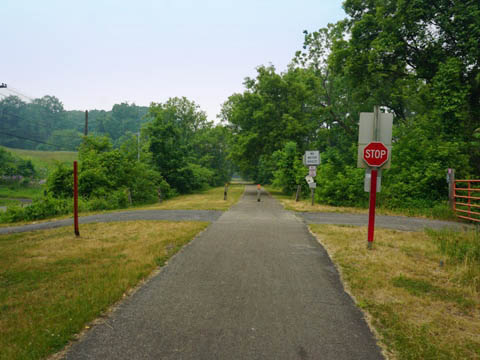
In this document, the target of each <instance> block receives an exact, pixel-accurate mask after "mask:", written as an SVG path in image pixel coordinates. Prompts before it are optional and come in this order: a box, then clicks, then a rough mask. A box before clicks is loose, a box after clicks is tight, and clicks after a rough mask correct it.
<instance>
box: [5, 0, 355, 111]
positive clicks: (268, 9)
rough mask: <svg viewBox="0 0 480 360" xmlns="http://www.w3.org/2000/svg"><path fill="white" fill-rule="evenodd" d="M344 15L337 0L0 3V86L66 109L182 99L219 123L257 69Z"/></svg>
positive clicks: (282, 64) (280, 59)
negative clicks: (47, 97) (224, 108)
mask: <svg viewBox="0 0 480 360" xmlns="http://www.w3.org/2000/svg"><path fill="white" fill-rule="evenodd" d="M344 17H345V14H344V11H343V10H342V0H322V1H320V0H288V1H287V0H237V1H233V0H197V1H194V0H178V1H173V0H157V1H153V0H150V1H148V0H128V1H125V0H82V1H73V0H42V1H39V0H0V19H1V22H2V28H3V31H2V41H1V47H0V49H1V50H0V52H1V56H0V83H7V85H8V86H9V87H10V88H11V89H13V90H16V91H19V92H20V93H22V94H25V95H27V96H30V97H32V98H37V97H42V96H44V95H54V96H56V97H58V98H59V99H60V101H62V102H63V104H64V106H65V108H66V109H67V110H87V109H105V110H110V109H111V107H112V105H113V104H115V103H120V102H124V101H128V102H129V103H132V102H134V103H136V104H137V105H149V104H150V103H151V102H152V101H153V102H164V101H166V100H167V99H168V98H169V97H174V96H186V97H187V98H189V99H190V100H193V101H195V102H196V103H197V104H198V105H200V107H201V108H202V109H203V110H205V111H206V112H207V114H208V117H209V119H210V120H215V118H216V115H217V114H218V113H219V110H220V107H221V104H222V103H223V102H224V101H225V100H227V98H228V97H229V96H230V95H231V94H233V93H235V92H241V91H243V80H244V78H245V77H247V76H255V68H256V67H257V66H259V65H268V64H270V63H271V64H273V65H274V66H275V67H276V69H277V70H279V71H283V70H285V69H286V66H287V64H288V63H289V62H290V61H291V59H292V58H293V56H294V54H295V51H297V50H299V49H300V48H301V46H302V43H303V34H302V31H303V30H309V31H314V30H317V29H319V28H321V27H324V26H326V25H327V24H328V23H333V22H336V21H338V20H340V19H342V18H344ZM0 90H1V91H0V94H13V93H12V91H8V90H5V89H0ZM0 97H1V96H0Z"/></svg>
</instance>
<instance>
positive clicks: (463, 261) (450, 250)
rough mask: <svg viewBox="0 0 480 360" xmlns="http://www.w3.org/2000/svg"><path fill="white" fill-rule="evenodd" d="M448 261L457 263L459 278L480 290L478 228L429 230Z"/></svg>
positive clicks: (479, 240) (479, 237) (479, 242)
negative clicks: (460, 230)
mask: <svg viewBox="0 0 480 360" xmlns="http://www.w3.org/2000/svg"><path fill="white" fill-rule="evenodd" d="M427 234H428V235H429V236H430V237H431V238H432V239H433V240H434V242H435V244H436V245H437V247H438V249H439V251H440V252H441V253H442V254H443V255H445V256H446V261H447V262H449V263H450V264H452V265H457V268H458V270H457V273H458V275H457V278H458V279H459V280H460V281H461V282H462V283H465V284H468V285H470V286H472V287H473V289H475V291H477V292H478V291H480V236H479V233H478V228H477V229H475V230H467V231H463V232H456V231H452V230H427Z"/></svg>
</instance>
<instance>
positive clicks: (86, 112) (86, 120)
mask: <svg viewBox="0 0 480 360" xmlns="http://www.w3.org/2000/svg"><path fill="white" fill-rule="evenodd" d="M83 134H84V135H85V136H87V135H88V110H85V130H84V132H83Z"/></svg>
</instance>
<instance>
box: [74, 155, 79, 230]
mask: <svg viewBox="0 0 480 360" xmlns="http://www.w3.org/2000/svg"><path fill="white" fill-rule="evenodd" d="M73 223H74V227H75V235H76V236H80V231H79V230H78V171H77V162H76V161H74V162H73Z"/></svg>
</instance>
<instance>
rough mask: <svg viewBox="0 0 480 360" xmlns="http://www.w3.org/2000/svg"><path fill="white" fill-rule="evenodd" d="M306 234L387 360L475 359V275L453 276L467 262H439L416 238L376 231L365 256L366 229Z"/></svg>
mask: <svg viewBox="0 0 480 360" xmlns="http://www.w3.org/2000/svg"><path fill="white" fill-rule="evenodd" d="M311 229H312V231H313V232H314V233H315V234H316V236H317V238H318V240H319V241H320V242H321V243H322V244H323V245H324V246H325V248H326V249H327V250H328V253H329V254H330V256H331V257H332V259H333V261H334V262H335V263H336V264H337V265H338V266H339V269H340V271H341V273H342V276H343V279H344V281H345V286H346V288H347V289H348V290H349V291H350V292H351V293H352V295H353V296H354V298H355V299H356V302H357V304H358V305H359V306H360V307H361V308H362V309H363V310H364V311H366V313H367V315H368V317H369V318H370V322H371V324H372V326H373V327H374V328H375V329H376V331H377V333H378V334H379V337H380V339H381V342H382V343H383V346H384V347H385V348H386V349H387V352H388V353H389V354H390V355H392V358H398V359H480V335H479V334H480V306H479V304H480V296H479V294H480V287H479V284H478V278H479V277H478V276H479V274H480V271H476V276H473V277H469V278H467V280H466V278H465V277H462V276H459V273H462V274H466V273H469V272H471V271H472V264H471V263H470V264H467V263H465V262H463V263H462V262H457V261H455V260H454V259H451V258H449V257H448V256H447V255H443V254H442V253H441V251H440V250H439V246H438V243H437V240H436V239H435V237H434V236H431V235H430V236H429V235H427V234H426V233H423V232H415V233H413V232H408V233H407V232H400V231H395V230H377V231H376V234H375V245H374V250H373V251H368V250H367V249H366V238H367V229H366V228H365V227H361V228H360V227H341V226H333V225H311ZM474 266H476V268H477V270H478V264H477V265H474Z"/></svg>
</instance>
